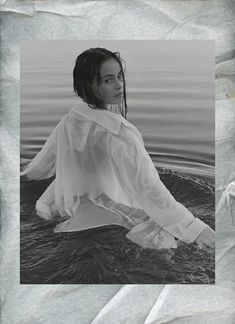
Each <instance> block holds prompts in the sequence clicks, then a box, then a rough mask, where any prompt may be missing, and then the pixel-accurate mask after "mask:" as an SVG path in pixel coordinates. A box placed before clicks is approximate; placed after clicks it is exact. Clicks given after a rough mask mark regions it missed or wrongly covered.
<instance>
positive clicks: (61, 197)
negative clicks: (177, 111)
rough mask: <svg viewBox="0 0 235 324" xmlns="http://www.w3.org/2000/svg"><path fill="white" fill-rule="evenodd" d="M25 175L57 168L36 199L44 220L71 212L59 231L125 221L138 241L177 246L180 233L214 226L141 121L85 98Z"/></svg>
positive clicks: (191, 234)
mask: <svg viewBox="0 0 235 324" xmlns="http://www.w3.org/2000/svg"><path fill="white" fill-rule="evenodd" d="M21 174H22V175H26V176H27V177H28V178H29V179H35V180H36V179H44V178H49V177H51V176H53V175H54V174H56V178H55V180H54V181H53V182H52V183H51V184H50V185H49V187H48V188H47V189H46V191H45V192H44V193H43V195H42V196H41V197H40V199H39V200H38V201H37V203H36V210H37V214H38V215H39V216H41V217H43V218H46V219H48V218H53V217H56V216H58V215H59V216H68V217H69V219H68V220H67V221H64V222H62V223H60V224H59V225H57V227H56V228H55V231H56V232H58V231H77V230H82V229H86V228H90V227H96V226H103V225H107V224H118V225H122V226H125V227H126V228H129V229H130V231H129V232H128V234H127V237H128V238H129V239H131V240H132V241H134V242H136V243H137V244H139V245H140V246H142V247H150V248H156V249H157V248H172V247H173V248H176V247H177V246H176V242H175V237H176V238H179V239H180V240H182V241H184V242H187V243H191V242H193V241H194V240H195V239H196V238H197V237H198V235H199V234H200V233H201V232H202V230H203V229H204V228H206V227H207V226H208V225H206V224H205V223H204V222H202V221H201V220H199V219H198V218H195V217H194V216H193V215H192V214H191V213H190V211H189V210H188V209H186V208H185V207H184V206H183V205H182V204H180V203H179V202H177V201H176V200H175V199H174V197H173V196H172V195H171V193H170V192H169V191H168V189H167V188H166V187H165V186H164V184H163V183H162V182H161V180H160V178H159V175H158V172H157V170H156V169H155V166H154V164H153V162H152V160H151V158H150V156H149V155H148V153H147V151H146V149H145V147H144V142H143V138H142V136H141V134H140V132H139V131H138V129H137V128H136V127H135V126H134V125H132V124H131V123H129V122H128V121H127V120H126V119H124V118H123V117H122V116H121V115H118V114H116V113H113V112H112V111H109V110H98V109H91V108H89V107H88V105H87V104H86V103H85V102H83V101H81V100H79V101H78V104H76V105H75V106H74V107H73V108H72V109H71V110H70V112H69V113H68V114H67V115H66V116H65V117H64V118H63V119H62V120H61V121H60V123H59V124H58V125H57V126H56V128H55V129H54V130H53V132H52V133H51V135H50V136H49V138H48V140H47V141H46V143H45V144H44V146H43V148H42V150H41V151H40V152H39V153H38V154H37V155H36V157H35V158H34V159H33V160H32V161H31V162H30V164H29V165H28V167H27V169H26V170H25V171H23V172H22V173H21ZM84 206H85V207H84ZM101 208H102V209H101Z"/></svg>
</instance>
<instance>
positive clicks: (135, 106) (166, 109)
mask: <svg viewBox="0 0 235 324" xmlns="http://www.w3.org/2000/svg"><path fill="white" fill-rule="evenodd" d="M64 60H65V59H64ZM37 63H38V64H35V62H34V61H33V62H30V61H29V62H28V61H27V64H26V63H25V64H24V65H23V69H22V72H21V158H24V159H32V158H33V157H34V156H35V154H36V153H38V152H39V150H40V149H41V147H42V145H43V143H44V142H45V141H46V139H47V137H48V135H49V134H50V132H51V131H52V129H53V128H54V127H55V126H56V124H57V123H58V122H59V121H60V120H61V118H62V117H63V116H64V114H66V113H67V112H68V111H69V110H70V108H71V106H72V105H73V104H75V103H76V96H75V95H74V94H73V92H72V73H71V71H68V70H66V69H65V68H63V66H65V61H63V59H62V58H61V59H60V61H56V64H54V66H51V65H50V64H48V66H47V68H45V64H44V65H42V68H40V62H37ZM126 78H127V100H128V106H129V112H128V114H127V119H128V120H129V121H130V122H131V123H133V124H134V125H135V126H136V127H137V128H138V129H139V131H140V132H141V134H142V136H143V139H144V142H145V147H146V149H147V151H148V153H149V154H150V156H151V158H152V160H153V162H154V164H155V165H156V166H160V167H167V168H171V169H173V170H176V171H182V172H184V173H188V174H191V175H194V176H196V177H199V178H200V177H203V178H206V179H207V180H208V181H212V180H213V178H214V162H215V152H214V134H215V132H214V98H213V91H211V83H210V80H209V79H208V75H207V73H206V72H203V71H201V72H200V73H195V72H193V71H184V72H181V73H179V72H178V71H174V70H172V71H150V70H146V71H143V70H139V71H137V70H136V71H132V70H130V71H127V76H126Z"/></svg>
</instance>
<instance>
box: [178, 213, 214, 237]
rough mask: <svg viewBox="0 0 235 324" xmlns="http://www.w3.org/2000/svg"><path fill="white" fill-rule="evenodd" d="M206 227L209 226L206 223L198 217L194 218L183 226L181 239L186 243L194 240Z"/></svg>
mask: <svg viewBox="0 0 235 324" xmlns="http://www.w3.org/2000/svg"><path fill="white" fill-rule="evenodd" d="M207 227H209V226H208V225H207V224H205V223H204V222H203V221H201V220H200V219H199V218H195V220H194V221H193V222H192V223H191V224H190V225H189V226H188V227H186V228H185V230H184V233H183V237H182V241H184V242H186V243H192V242H194V241H195V240H196V239H197V237H198V236H199V235H200V234H201V232H202V231H203V230H204V229H205V228H207Z"/></svg>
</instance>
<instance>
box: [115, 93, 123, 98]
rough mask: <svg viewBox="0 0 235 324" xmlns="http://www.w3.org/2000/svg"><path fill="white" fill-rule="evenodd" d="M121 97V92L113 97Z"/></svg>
mask: <svg viewBox="0 0 235 324" xmlns="http://www.w3.org/2000/svg"><path fill="white" fill-rule="evenodd" d="M122 96H123V92H120V93H119V94H117V95H116V96H114V97H122Z"/></svg>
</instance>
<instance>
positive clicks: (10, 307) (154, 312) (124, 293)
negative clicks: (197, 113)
mask: <svg viewBox="0 0 235 324" xmlns="http://www.w3.org/2000/svg"><path fill="white" fill-rule="evenodd" d="M1 4H2V7H1V10H2V11H3V12H4V15H2V20H1V33H2V40H1V131H0V132H1V134H0V135H1V173H0V178H1V212H2V213H1V216H2V220H1V222H2V233H1V234H2V235H1V241H2V242H1V244H2V247H3V249H2V256H1V263H2V276H1V284H2V323H4V324H5V323H21V324H22V323H50V324H51V323H61V324H62V323H81V324H83V323H95V324H97V323H102V324H104V323H107V324H108V323H146V324H147V323H167V322H171V323H180V324H181V323H202V322H204V323H213V324H214V323H225V324H226V323H234V321H235V316H234V300H235V289H234V270H235V261H234V259H235V258H234V256H235V251H234V246H235V239H234V222H233V224H232V220H231V218H229V217H228V210H227V209H226V208H225V207H224V208H222V209H221V211H220V212H219V213H218V215H217V245H216V285H215V286H192V285H187V286H179V285H166V286H164V285H148V286H145V285H125V286H122V285H115V286H114V285H106V286H105V285H104V286H101V285H100V286H95V285H94V286H89V285H77V286H72V285H69V286H56V285H54V286H46V285H43V286H33V285H29V286H24V285H20V284H19V102H20V100H19V99H20V92H19V84H20V80H19V75H20V74H19V58H20V42H21V41H23V40H26V39H28V40H30V39H100V38H102V39H168V40H170V39H214V40H215V49H216V52H215V56H216V62H217V65H216V74H217V77H216V81H215V84H216V107H215V108H216V181H217V184H216V188H217V203H218V202H219V201H220V199H221V195H222V193H223V192H224V190H225V189H226V188H227V187H228V185H229V183H231V181H233V180H234V179H235V173H234V171H235V170H234V166H233V164H234V160H235V153H234V151H235V148H234V137H235V131H234V129H235V127H234V123H235V114H234V102H235V101H234V96H235V87H234V56H235V50H234V39H235V38H234V34H233V33H234V30H235V28H234V27H235V26H234V21H235V20H234V9H235V8H234V6H235V3H234V1H229V0H226V1H207V0H206V1H168V0H166V1H135V6H133V1H112V0H110V1H79V2H77V1H57V2H54V1H27V2H26V1H22V2H17V1H11V2H9V1H4V0H2V1H1ZM232 216H234V214H232ZM233 220H234V219H233Z"/></svg>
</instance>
